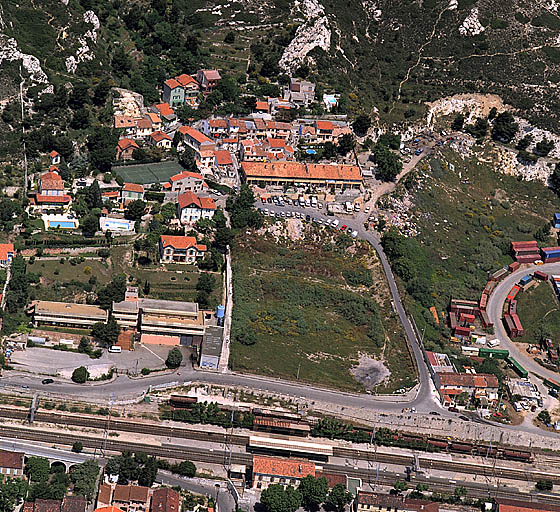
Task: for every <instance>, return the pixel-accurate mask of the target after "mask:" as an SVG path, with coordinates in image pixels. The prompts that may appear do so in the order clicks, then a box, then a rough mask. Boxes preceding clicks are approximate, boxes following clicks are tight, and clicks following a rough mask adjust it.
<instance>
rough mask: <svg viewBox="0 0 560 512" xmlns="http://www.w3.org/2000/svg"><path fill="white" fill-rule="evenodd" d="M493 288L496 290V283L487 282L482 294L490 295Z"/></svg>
mask: <svg viewBox="0 0 560 512" xmlns="http://www.w3.org/2000/svg"><path fill="white" fill-rule="evenodd" d="M494 288H496V281H488V282H487V283H486V286H485V287H484V290H483V292H482V293H485V294H486V295H490V294H491V293H492V291H493V290H494Z"/></svg>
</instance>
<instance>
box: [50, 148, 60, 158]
mask: <svg viewBox="0 0 560 512" xmlns="http://www.w3.org/2000/svg"><path fill="white" fill-rule="evenodd" d="M49 156H50V157H51V158H54V157H55V156H60V153H59V152H58V151H55V150H54V149H53V150H52V151H51V152H50V153H49Z"/></svg>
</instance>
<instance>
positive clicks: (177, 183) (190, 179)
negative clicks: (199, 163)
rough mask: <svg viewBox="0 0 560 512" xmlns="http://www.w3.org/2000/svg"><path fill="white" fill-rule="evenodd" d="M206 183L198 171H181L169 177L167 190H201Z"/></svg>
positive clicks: (179, 192)
mask: <svg viewBox="0 0 560 512" xmlns="http://www.w3.org/2000/svg"><path fill="white" fill-rule="evenodd" d="M207 186H208V185H207V184H206V182H205V181H204V178H203V177H202V174H200V173H198V172H191V171H183V172H181V173H179V174H175V175H174V176H171V178H169V187H166V188H167V190H169V191H171V192H176V193H177V194H182V193H183V192H188V191H190V192H194V193H195V194H196V193H197V192H202V191H203V190H204V189H205V188H206V187H207Z"/></svg>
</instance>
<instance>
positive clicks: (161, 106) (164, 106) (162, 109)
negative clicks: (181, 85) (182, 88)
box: [155, 103, 175, 117]
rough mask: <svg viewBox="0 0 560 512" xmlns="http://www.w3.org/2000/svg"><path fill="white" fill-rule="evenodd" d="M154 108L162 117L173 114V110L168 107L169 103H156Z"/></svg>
mask: <svg viewBox="0 0 560 512" xmlns="http://www.w3.org/2000/svg"><path fill="white" fill-rule="evenodd" d="M155 107H156V108H157V109H158V111H159V113H160V114H161V115H162V116H164V117H165V116H171V115H173V114H174V113H175V112H174V111H173V109H172V108H171V107H170V106H169V103H158V104H157V105H155Z"/></svg>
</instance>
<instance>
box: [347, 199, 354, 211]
mask: <svg viewBox="0 0 560 512" xmlns="http://www.w3.org/2000/svg"><path fill="white" fill-rule="evenodd" d="M345 206H346V211H347V212H348V213H351V212H353V211H354V205H353V204H352V203H351V202H350V201H346V205H345Z"/></svg>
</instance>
